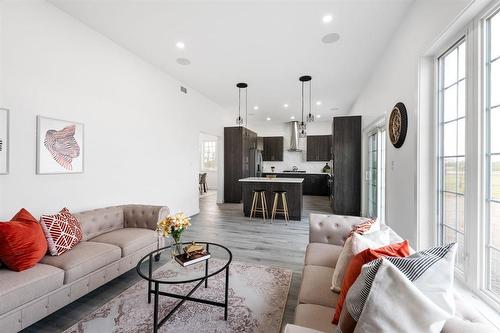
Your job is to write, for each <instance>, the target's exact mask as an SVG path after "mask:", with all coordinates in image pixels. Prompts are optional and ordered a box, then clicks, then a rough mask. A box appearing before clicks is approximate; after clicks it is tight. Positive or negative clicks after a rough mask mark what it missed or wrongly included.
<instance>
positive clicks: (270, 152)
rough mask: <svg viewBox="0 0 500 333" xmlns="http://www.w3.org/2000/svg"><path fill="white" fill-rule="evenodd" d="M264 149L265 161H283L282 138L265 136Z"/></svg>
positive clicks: (263, 157)
mask: <svg viewBox="0 0 500 333" xmlns="http://www.w3.org/2000/svg"><path fill="white" fill-rule="evenodd" d="M263 148H264V150H263V151H262V160H263V161H283V137H282V136H265V137H264V138H263Z"/></svg>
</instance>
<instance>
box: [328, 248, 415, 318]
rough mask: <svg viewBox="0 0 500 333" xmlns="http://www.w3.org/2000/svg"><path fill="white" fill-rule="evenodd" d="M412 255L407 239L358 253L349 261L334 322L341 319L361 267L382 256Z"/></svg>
mask: <svg viewBox="0 0 500 333" xmlns="http://www.w3.org/2000/svg"><path fill="white" fill-rule="evenodd" d="M409 255H410V244H409V243H408V241H407V240H405V241H403V242H401V243H395V244H390V245H387V246H384V247H381V248H378V249H366V250H364V251H362V252H360V253H358V254H356V255H355V256H354V257H353V258H352V259H351V262H350V263H349V266H348V267H347V270H346V272H345V275H344V280H342V288H341V289H340V295H339V298H338V301H337V306H336V307H335V315H334V316H333V321H332V322H333V324H335V325H337V324H338V323H339V319H340V313H341V312H342V307H343V306H344V301H345V298H346V296H347V292H348V291H349V288H351V286H352V285H353V283H354V281H356V279H357V278H358V276H359V274H361V267H362V266H363V265H364V264H366V263H369V262H370V261H372V260H375V259H377V258H380V257H408V256H409Z"/></svg>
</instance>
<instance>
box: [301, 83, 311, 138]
mask: <svg viewBox="0 0 500 333" xmlns="http://www.w3.org/2000/svg"><path fill="white" fill-rule="evenodd" d="M299 81H300V82H301V84H302V87H301V88H302V104H301V105H302V120H301V122H300V124H299V137H300V138H305V137H306V136H307V126H306V123H305V122H304V85H305V83H306V82H309V81H311V77H310V76H309V75H304V76H301V77H300V78H299Z"/></svg>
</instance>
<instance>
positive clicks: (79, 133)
mask: <svg viewBox="0 0 500 333" xmlns="http://www.w3.org/2000/svg"><path fill="white" fill-rule="evenodd" d="M83 149H84V140H83V124H80V123H76V122H73V121H66V120H58V119H52V118H47V117H42V116H38V117H37V158H36V160H37V165H36V172H37V174H39V175H42V174H60V173H82V172H83Z"/></svg>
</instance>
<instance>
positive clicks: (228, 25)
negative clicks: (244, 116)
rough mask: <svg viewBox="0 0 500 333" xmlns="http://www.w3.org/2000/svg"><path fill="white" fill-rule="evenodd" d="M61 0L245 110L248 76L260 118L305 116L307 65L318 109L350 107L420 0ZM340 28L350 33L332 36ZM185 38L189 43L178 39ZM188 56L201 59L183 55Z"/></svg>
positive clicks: (58, 1) (325, 114)
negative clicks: (184, 61) (240, 86)
mask: <svg viewBox="0 0 500 333" xmlns="http://www.w3.org/2000/svg"><path fill="white" fill-rule="evenodd" d="M51 3H53V4H54V5H56V6H57V7H59V8H60V9H62V10H64V11H66V12H67V13H69V14H70V15H72V16H74V17H76V18H77V19H79V20H80V21H82V22H83V23H85V24H87V25H88V26H90V27H91V28H93V29H95V30H96V31H98V32H100V33H102V34H103V35H105V36H107V37H108V38H110V39H111V40H113V41H115V42H116V43H118V44H120V45H122V46H123V47H125V48H127V49H128V50H130V51H132V52H133V53H135V54H137V55H139V56H140V57H142V58H143V59H145V60H146V61H148V62H150V63H152V64H154V65H156V66H158V67H160V68H162V69H163V70H164V71H165V72H167V73H168V74H170V75H172V76H173V77H175V78H177V79H178V80H180V81H181V82H184V83H185V84H186V85H188V86H191V87H192V88H194V89H196V90H198V91H200V92H201V93H203V94H204V95H206V96H207V97H209V98H210V99H212V100H213V101H215V102H216V103H218V104H219V105H221V106H222V107H224V108H227V109H230V110H233V111H234V112H235V117H236V113H237V88H236V87H235V84H236V83H237V82H240V81H243V82H247V83H248V85H249V87H248V109H249V113H250V114H252V115H251V116H250V118H249V120H250V122H251V121H262V120H264V119H266V117H271V118H272V121H287V120H290V116H291V115H295V117H296V119H299V118H300V82H299V81H298V78H299V76H301V75H304V74H308V75H311V76H312V78H313V79H312V87H313V91H312V95H313V101H317V100H320V101H321V102H322V105H321V106H316V105H315V104H313V110H314V111H313V112H314V114H320V115H321V116H322V119H328V118H329V117H330V116H331V115H332V114H333V112H335V113H337V114H345V113H348V111H349V108H350V107H351V105H352V103H353V102H354V101H355V99H356V97H357V96H358V94H359V93H360V92H361V90H362V88H363V87H364V84H365V82H366V81H367V79H368V78H369V76H370V74H371V73H372V70H373V66H376V64H377V60H378V58H379V57H380V56H381V54H382V52H383V51H384V49H385V47H386V45H387V44H388V42H389V40H390V39H391V37H392V35H393V34H394V32H395V30H396V29H397V28H398V26H399V25H400V24H401V21H402V18H403V16H404V14H405V12H406V10H407V9H408V8H409V6H410V5H411V3H412V1H411V0H348V1H306V0H304V1H297V0H295V1H231V2H230V1H210V0H205V1H185V0H184V1H168V0H165V1H159V0H156V1H145V0H143V1H138V0H137V1H94V0H87V1H74V0H73V1H71V0H52V1H51ZM325 14H331V15H332V16H333V20H332V22H330V23H328V24H325V23H323V22H322V17H323V16H324V15H325ZM331 32H336V33H339V34H340V40H339V41H338V42H337V43H334V44H324V43H322V42H321V38H322V37H323V36H324V35H325V34H327V33H331ZM178 41H183V42H184V43H185V45H186V46H185V49H183V50H180V49H178V48H176V43H177V42H178ZM179 57H183V58H188V59H189V60H190V61H191V65H188V66H182V65H179V64H177V63H176V59H177V58H179ZM284 103H287V104H289V107H288V109H285V108H284V107H283V104H284ZM254 105H258V106H259V110H257V111H254V110H253V106H254ZM332 108H338V110H336V111H331V109H332Z"/></svg>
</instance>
